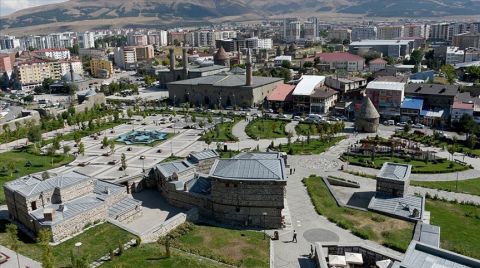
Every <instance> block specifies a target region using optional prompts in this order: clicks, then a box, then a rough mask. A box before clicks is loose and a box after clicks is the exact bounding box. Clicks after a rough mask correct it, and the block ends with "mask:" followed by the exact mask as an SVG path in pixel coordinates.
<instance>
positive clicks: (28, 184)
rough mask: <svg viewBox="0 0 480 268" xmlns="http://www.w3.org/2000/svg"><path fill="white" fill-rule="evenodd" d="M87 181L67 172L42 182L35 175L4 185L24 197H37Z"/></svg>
mask: <svg viewBox="0 0 480 268" xmlns="http://www.w3.org/2000/svg"><path fill="white" fill-rule="evenodd" d="M88 179H89V177H87V176H85V175H82V174H79V173H76V172H69V173H66V174H62V175H60V176H55V177H51V178H49V179H46V180H42V178H41V177H39V176H36V175H29V176H25V177H23V178H20V179H16V180H14V181H11V182H7V183H5V187H6V188H8V189H10V190H12V191H16V192H18V193H19V194H20V195H22V196H24V197H30V196H35V195H38V194H40V193H41V192H46V191H51V190H53V189H55V188H59V189H64V188H67V187H70V186H73V185H76V184H79V183H82V182H84V181H85V180H88Z"/></svg>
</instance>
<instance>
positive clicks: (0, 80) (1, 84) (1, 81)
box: [0, 72, 10, 91]
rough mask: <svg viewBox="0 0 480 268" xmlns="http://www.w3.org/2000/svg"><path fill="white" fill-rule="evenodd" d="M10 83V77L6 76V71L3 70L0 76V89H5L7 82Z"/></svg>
mask: <svg viewBox="0 0 480 268" xmlns="http://www.w3.org/2000/svg"><path fill="white" fill-rule="evenodd" d="M9 83H10V78H9V77H8V74H7V72H4V73H3V75H2V76H1V77H0V89H1V90H3V91H6V90H7V89H8V84H9Z"/></svg>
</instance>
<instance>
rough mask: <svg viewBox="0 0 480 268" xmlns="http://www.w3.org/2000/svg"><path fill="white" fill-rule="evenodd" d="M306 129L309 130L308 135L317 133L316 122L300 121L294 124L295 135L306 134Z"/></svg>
mask: <svg viewBox="0 0 480 268" xmlns="http://www.w3.org/2000/svg"><path fill="white" fill-rule="evenodd" d="M308 131H310V135H312V136H316V135H318V127H317V124H313V123H305V122H300V123H298V125H296V126H295V132H297V135H302V136H307V135H308Z"/></svg>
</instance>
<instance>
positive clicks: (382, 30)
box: [377, 25, 404, 40]
mask: <svg viewBox="0 0 480 268" xmlns="http://www.w3.org/2000/svg"><path fill="white" fill-rule="evenodd" d="M403 33H404V27H403V25H383V26H378V27H377V39H379V40H393V39H397V38H402V37H403Z"/></svg>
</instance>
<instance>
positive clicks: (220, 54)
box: [213, 46, 230, 61]
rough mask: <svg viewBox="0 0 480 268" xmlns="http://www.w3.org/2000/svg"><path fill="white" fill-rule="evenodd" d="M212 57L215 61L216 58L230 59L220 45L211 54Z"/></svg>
mask: <svg viewBox="0 0 480 268" xmlns="http://www.w3.org/2000/svg"><path fill="white" fill-rule="evenodd" d="M213 59H214V60H216V61H217V60H220V61H222V60H228V59H230V57H229V56H228V54H227V52H225V49H223V47H222V46H221V47H220V48H219V49H218V51H217V53H216V54H215V55H214V56H213Z"/></svg>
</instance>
